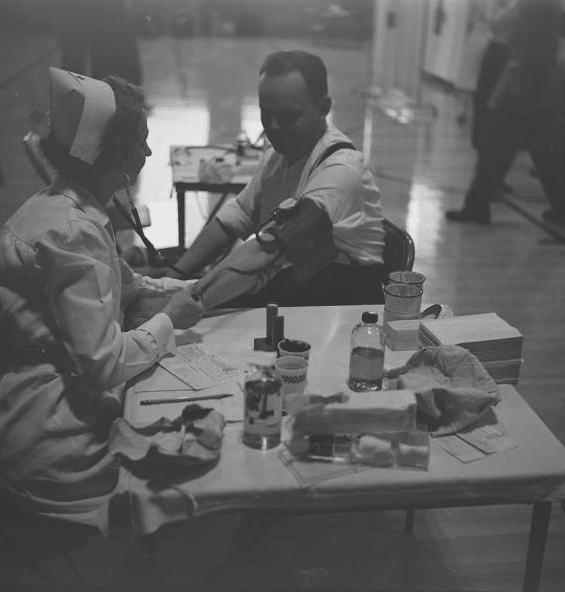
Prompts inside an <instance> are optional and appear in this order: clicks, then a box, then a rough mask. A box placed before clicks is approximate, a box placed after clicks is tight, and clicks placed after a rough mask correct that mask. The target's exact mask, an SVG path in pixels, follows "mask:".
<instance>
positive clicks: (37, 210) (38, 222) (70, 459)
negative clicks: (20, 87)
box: [0, 68, 202, 529]
mask: <svg viewBox="0 0 565 592" xmlns="http://www.w3.org/2000/svg"><path fill="white" fill-rule="evenodd" d="M50 80H51V93H50V113H49V125H50V131H49V134H48V135H47V137H45V138H44V139H43V140H42V147H43V150H44V152H45V155H46V157H47V158H48V160H49V161H50V162H51V164H52V165H53V167H54V168H55V169H56V170H57V172H58V176H57V178H56V180H55V181H54V183H53V184H52V185H51V186H50V187H47V188H46V189H44V190H43V191H40V192H39V193H37V194H35V195H33V196H32V197H30V198H29V199H28V200H27V201H26V202H25V203H24V204H23V205H22V206H21V207H20V208H19V209H18V210H17V211H16V212H15V214H14V215H13V216H12V217H11V218H10V219H9V220H8V221H7V222H6V224H5V225H4V226H3V227H2V228H1V229H0V336H1V338H0V497H1V498H2V499H3V501H4V502H6V503H8V504H9V505H10V506H13V507H15V508H17V509H19V510H20V511H22V512H24V513H26V514H32V515H36V516H37V515H44V516H49V517H51V518H60V519H63V520H65V521H71V522H75V523H79V524H82V525H90V526H92V527H97V528H100V529H104V527H105V521H106V512H105V511H104V508H105V507H106V503H107V501H108V499H109V495H110V494H111V492H112V490H113V489H114V487H115V485H116V479H117V474H118V473H117V466H116V463H115V461H114V459H113V457H112V456H110V454H109V453H108V449H107V437H108V432H109V427H110V425H111V422H112V421H113V419H115V418H116V417H117V416H118V415H119V414H120V413H121V408H122V402H123V395H124V385H125V383H126V381H128V380H130V379H132V378H134V377H135V376H137V375H138V374H139V373H140V372H143V371H144V370H147V369H148V368H150V367H152V366H153V365H154V364H156V363H157V362H158V361H159V360H160V359H161V358H162V357H163V356H164V355H165V353H166V352H167V349H168V346H167V344H168V343H169V342H170V340H171V338H172V337H173V328H181V329H186V328H188V327H190V326H192V325H194V324H195V323H196V322H198V320H199V319H200V318H201V314H202V306H201V304H199V303H197V302H195V301H194V300H193V299H192V298H191V295H190V288H189V287H188V285H187V284H186V283H185V282H183V281H179V280H172V279H170V278H167V279H162V280H155V279H151V278H147V277H142V276H140V275H137V274H135V273H133V272H132V270H131V269H130V268H128V267H127V265H125V264H124V263H123V262H122V261H121V260H120V259H119V257H118V255H117V252H116V245H115V242H114V234H113V231H112V227H111V224H110V221H109V219H108V216H107V215H106V212H105V209H104V207H105V206H106V204H107V203H108V202H109V200H110V199H111V198H112V196H113V195H114V193H115V192H116V191H118V190H120V189H123V188H124V187H126V186H127V185H129V184H131V183H134V182H135V180H136V178H137V176H138V174H139V172H140V171H141V169H142V168H143V166H144V164H145V159H146V158H147V157H148V156H150V155H151V150H150V149H149V146H148V145H147V119H146V115H145V112H144V109H143V103H144V97H143V94H142V92H141V90H140V89H139V88H138V87H136V86H133V85H132V84H130V83H128V82H126V81H125V80H123V79H120V78H117V77H108V78H106V79H105V80H104V81H99V80H94V79H92V78H88V77H85V76H81V75H77V74H73V73H71V72H67V71H64V70H60V69H57V68H51V69H50ZM133 317H135V318H136V319H137V320H136V322H135V323H133V322H131V320H130V322H129V325H128V326H130V327H131V326H135V328H132V329H131V330H125V329H124V327H125V326H126V325H125V324H124V323H128V318H129V319H131V318H133ZM136 325H137V326H136Z"/></svg>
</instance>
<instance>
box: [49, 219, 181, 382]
mask: <svg viewBox="0 0 565 592" xmlns="http://www.w3.org/2000/svg"><path fill="white" fill-rule="evenodd" d="M41 250H42V253H41V255H42V261H43V265H44V266H45V269H46V271H47V273H48V282H47V289H46V291H47V294H46V297H47V301H48V305H49V308H50V310H51V311H52V314H53V318H54V321H55V323H56V330H57V332H58V337H59V338H60V339H62V341H63V344H64V346H65V348H66V349H67V351H68V352H69V355H70V356H71V358H72V360H73V361H74V363H75V366H76V369H77V372H78V373H79V374H80V375H81V377H82V379H83V380H86V381H87V382H89V383H90V384H91V385H92V387H94V388H97V389H100V390H109V389H111V388H113V387H116V386H118V385H121V384H123V383H124V382H126V381H127V380H129V379H131V378H133V377H134V376H136V375H137V374H139V373H140V372H142V371H144V370H146V369H148V368H150V367H151V366H152V365H153V364H155V363H156V362H157V361H158V360H159V358H160V357H161V356H162V355H163V354H164V353H165V352H166V348H167V343H168V342H169V339H170V337H171V335H172V334H173V325H172V323H171V320H170V319H169V317H168V316H167V315H166V314H162V313H160V314H157V315H155V316H154V317H153V318H152V319H150V320H149V321H148V322H146V323H144V324H143V325H142V326H140V327H139V328H138V329H136V330H133V331H128V332H123V331H122V329H121V327H120V324H119V322H118V319H119V313H120V305H121V302H120V299H121V295H120V294H119V292H118V291H117V288H116V285H117V283H118V280H119V278H117V277H116V274H117V273H119V265H118V263H117V262H116V261H115V259H114V255H113V253H112V252H111V250H110V249H108V246H107V244H106V243H105V241H104V239H103V237H102V235H101V233H100V231H99V229H98V228H96V227H95V226H94V225H91V224H89V223H85V222H72V223H71V224H70V225H69V229H68V231H67V232H65V233H61V234H57V233H52V234H51V235H50V236H49V237H48V239H47V240H46V242H45V244H43V245H42V246H41Z"/></svg>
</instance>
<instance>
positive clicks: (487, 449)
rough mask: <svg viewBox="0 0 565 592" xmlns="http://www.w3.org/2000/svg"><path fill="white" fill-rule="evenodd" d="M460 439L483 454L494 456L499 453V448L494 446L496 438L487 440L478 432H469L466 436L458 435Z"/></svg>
mask: <svg viewBox="0 0 565 592" xmlns="http://www.w3.org/2000/svg"><path fill="white" fill-rule="evenodd" d="M457 436H458V437H459V438H461V439H462V440H464V441H465V442H468V443H469V444H471V446H474V447H475V448H478V449H479V450H480V451H481V452H484V453H485V454H493V453H494V452H498V448H497V447H496V446H495V445H494V444H493V442H494V441H495V440H494V438H485V437H484V436H481V434H477V433H476V432H467V433H465V434H457Z"/></svg>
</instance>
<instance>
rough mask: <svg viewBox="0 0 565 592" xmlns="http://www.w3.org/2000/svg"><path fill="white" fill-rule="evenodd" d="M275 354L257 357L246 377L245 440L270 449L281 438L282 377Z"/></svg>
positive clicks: (257, 447) (254, 445) (245, 442)
mask: <svg viewBox="0 0 565 592" xmlns="http://www.w3.org/2000/svg"><path fill="white" fill-rule="evenodd" d="M275 359H276V353H274V352H273V354H272V355H271V354H269V353H266V352H265V353H264V355H263V356H261V357H259V355H257V356H255V358H254V360H253V361H251V362H250V363H251V364H252V365H253V366H254V370H253V371H252V372H251V373H250V374H249V375H248V376H247V378H246V379H245V393H244V397H245V402H244V405H245V409H244V416H243V442H244V444H246V445H247V446H249V447H250V448H256V449H257V450H268V449H269V448H274V447H275V446H278V445H279V444H280V441H281V422H282V394H281V384H282V383H281V379H280V377H279V375H278V374H277V372H276V370H275V366H274V362H275Z"/></svg>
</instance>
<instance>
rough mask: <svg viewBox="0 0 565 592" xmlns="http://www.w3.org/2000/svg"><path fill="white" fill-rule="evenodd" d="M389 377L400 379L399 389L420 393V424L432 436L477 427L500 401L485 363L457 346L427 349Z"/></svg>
mask: <svg viewBox="0 0 565 592" xmlns="http://www.w3.org/2000/svg"><path fill="white" fill-rule="evenodd" d="M387 377H388V378H389V379H392V378H398V388H401V389H412V390H413V391H414V392H415V393H416V401H417V407H418V413H417V418H418V421H419V422H422V423H424V424H426V426H427V428H428V430H429V432H430V433H431V435H432V436H445V435H447V434H452V433H455V432H457V431H459V430H461V429H463V428H465V427H468V426H470V425H472V424H474V423H475V422H477V421H478V420H479V419H480V418H481V417H483V416H484V415H485V414H486V413H487V412H488V410H489V409H490V408H491V407H492V406H493V405H496V404H497V403H498V401H499V400H500V391H499V389H498V386H497V385H496V383H495V382H494V380H493V379H492V378H491V377H490V376H489V374H488V373H487V371H486V370H485V368H484V367H483V365H482V364H481V362H479V360H478V359H477V357H476V356H474V355H473V354H472V353H471V352H469V351H467V350H466V349H464V348H462V347H459V346H457V345H440V346H437V347H425V348H423V349H421V350H419V351H417V352H416V353H415V354H414V355H413V356H412V357H411V358H410V359H409V360H408V361H407V362H406V364H405V365H404V366H402V367H400V368H395V369H393V370H389V371H388V372H387Z"/></svg>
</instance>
